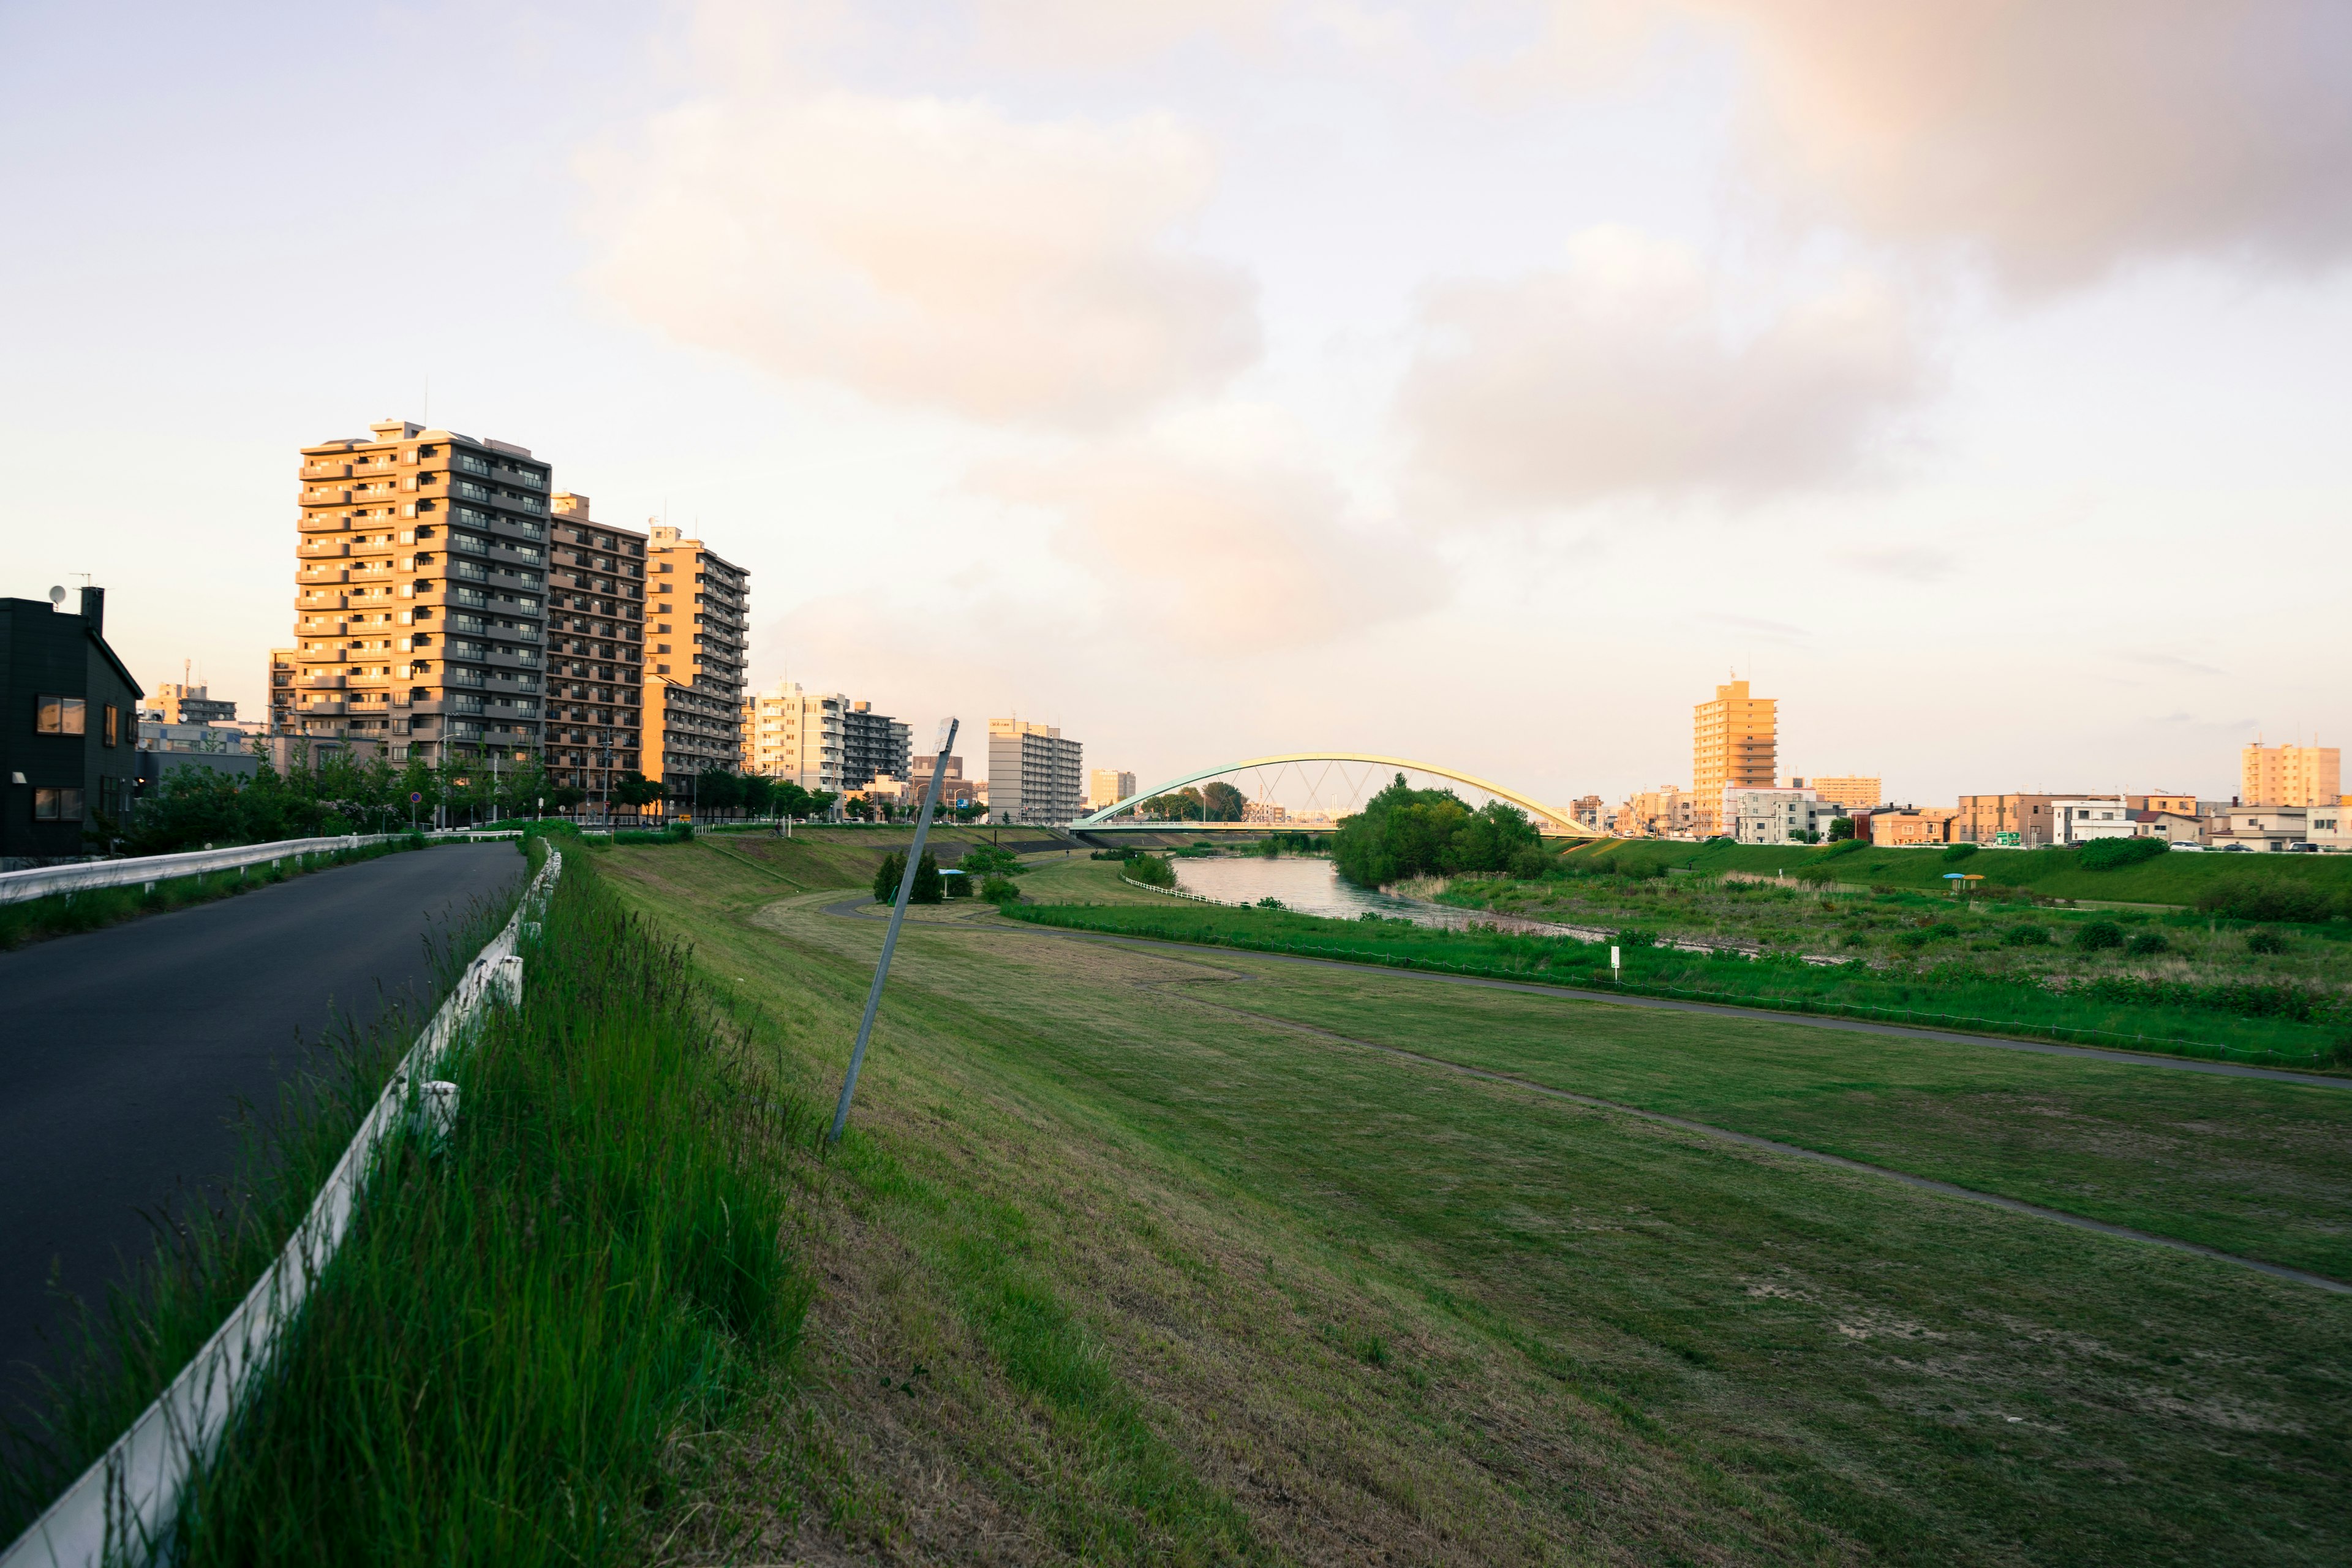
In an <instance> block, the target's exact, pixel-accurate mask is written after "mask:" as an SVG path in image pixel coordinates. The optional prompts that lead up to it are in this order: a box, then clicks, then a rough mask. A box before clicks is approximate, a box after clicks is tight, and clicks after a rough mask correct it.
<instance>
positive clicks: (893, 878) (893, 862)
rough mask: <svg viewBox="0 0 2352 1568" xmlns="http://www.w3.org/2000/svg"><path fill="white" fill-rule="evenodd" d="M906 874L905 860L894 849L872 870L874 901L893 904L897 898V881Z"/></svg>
mask: <svg viewBox="0 0 2352 1568" xmlns="http://www.w3.org/2000/svg"><path fill="white" fill-rule="evenodd" d="M906 874H907V858H906V857H905V856H904V855H902V854H900V853H899V852H898V851H897V850H896V849H893V850H892V851H890V853H889V854H887V855H885V856H883V857H882V864H880V865H879V866H877V867H875V868H874V901H875V902H876V903H877V904H888V903H895V902H897V901H898V879H899V878H901V877H903V876H905V875H906Z"/></svg>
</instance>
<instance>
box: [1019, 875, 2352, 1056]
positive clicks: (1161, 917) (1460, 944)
mask: <svg viewBox="0 0 2352 1568" xmlns="http://www.w3.org/2000/svg"><path fill="white" fill-rule="evenodd" d="M1009 912H1010V913H1012V914H1013V915H1014V916H1015V917H1016V918H1018V919H1021V920H1024V921H1034V922H1035V923H1037V924H1040V925H1048V926H1055V927H1059V928H1062V929H1066V930H1073V931H1104V932H1108V933H1110V934H1114V935H1122V936H1137V937H1149V938H1153V939H1157V940H1160V941H1168V942H1201V943H1204V944H1207V945H1212V946H1220V947H1231V948H1235V949H1240V950H1244V951H1250V952H1286V953H1295V954H1298V955H1300V956H1306V957H1315V958H1328V959H1334V960H1338V961H1340V962H1345V963H1365V964H1380V965H1387V966H1391V967H1396V968H1408V969H1412V968H1418V969H1427V970H1430V971H1432V972H1436V973H1451V974H1465V975H1475V976H1480V977H1484V978H1488V979H1503V980H1515V981H1524V982H1528V983H1534V984H1557V985H1567V986H1577V987H1591V986H1615V987H1617V988H1620V989H1622V990H1624V991H1627V992H1631V993H1635V994H1644V995H1656V996H1668V997H1678V998H1684V999H1689V1000H1700V1001H1707V1002H1717V1003H1722V1004H1726V1005H1738V1006H1754V1007H1769V1008H1772V1009H1775V1010H1780V1011H1792V1012H1811V1013H1823V1014H1831V1015H1835V1016H1847V1017H1858V1018H1868V1019H1877V1020H1880V1021H1884V1022H1890V1023H1899V1024H1908V1025H1916V1026H1923V1027H1935V1028H1959V1029H1979V1030H1985V1031H1990V1032H1996V1033H2001V1034H2015V1035H2026V1036H2034V1037H2043V1038H2050V1039H2059V1040H2074V1041H2081V1042H2084V1043H2087V1044H2095V1045H2102V1046H2115V1047H2124V1048H2127V1049H2141V1050H2151V1051H2162V1052H2167V1053H2170V1054H2176V1055H2185V1056H2195V1057H2210V1058H2228V1059H2230V1060H2234V1061H2257V1062H2264V1063H2271V1064H2274V1065H2279V1066H2289V1067H2297V1068H2325V1067H2329V1066H2334V1065H2337V1064H2339V1063H2341V1062H2342V1061H2343V1060H2344V1058H2345V1057H2346V1056H2347V1051H2346V1049H2345V1040H2346V1037H2347V1036H2346V1028H2345V1026H2344V1024H2343V1023H2342V1022H2341V1021H2339V1020H2338V1019H2337V1018H2336V1016H2333V1014H2332V1012H2331V1014H2330V1015H2328V1016H2321V1017H2319V1018H2316V1019H2314V1020H2310V1021H2305V1020H2299V1019H2295V1018H2293V1017H2261V1016H2256V1017H2248V1016H2236V1015H2232V1014H2230V1013H2225V1012H2221V1011H2216V1010H2208V1009H2201V1008H2200V1009H2192V1008H2186V1007H2178V1006H2162V1005H2150V1004H2147V1003H2139V1002H2135V1001H2133V1000H2129V999H2116V998H2110V997H2106V996H2102V995H2096V994H2084V993H2068V992H2053V991H2050V990H2047V989H2044V988H2042V987H2041V986H2038V985H2034V984H2021V983H2019V982H2018V981H2015V980H2011V979H2008V978H2005V977H2000V976H1989V975H1978V974H1973V973H1969V972H1967V971H1960V972H1958V973H1954V972H1951V971H1933V972H1928V973H1918V974H1908V973H1885V972H1882V971H1877V970H1873V969H1869V968H1866V967H1864V966H1863V965H1860V964H1846V965H1816V964H1809V963H1803V962H1802V961H1801V960H1798V959H1795V958H1778V957H1776V958H1771V959H1766V960H1761V961H1752V960H1748V959H1745V958H1741V957H1738V956H1737V955H1732V954H1717V955H1713V956H1709V955H1706V954H1694V953H1687V952H1679V951H1676V950H1674V949H1671V948H1665V947H1626V948H1624V949H1623V950H1622V958H1623V961H1624V963H1623V969H1622V979H1615V978H1612V971H1611V969H1610V966H1609V952H1608V948H1609V944H1608V943H1605V942H1579V941H1576V940H1575V939H1573V938H1568V937H1548V936H1519V935H1512V934H1508V933H1505V932H1499V931H1491V930H1476V931H1456V930H1440V929H1433V928H1430V927H1425V926H1415V925H1410V924H1407V923H1405V922H1403V921H1341V920H1328V919H1324V918H1321V917H1318V916H1315V915H1303V914H1295V913H1291V912H1288V911H1284V910H1243V909H1231V908H1224V907H1204V906H1202V905H1199V904H1191V903H1181V904H1180V903H1177V902H1175V901H1173V900H1170V901H1168V902H1166V903H1164V904H1153V905H1143V904H1127V903H1121V904H1116V905H1113V904H1094V903H1087V904H1034V903H1033V904H1024V905H1021V906H1018V907H1016V908H1014V909H1013V910H1010V911H1009Z"/></svg>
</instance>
